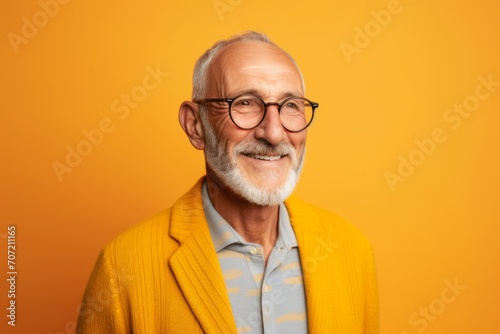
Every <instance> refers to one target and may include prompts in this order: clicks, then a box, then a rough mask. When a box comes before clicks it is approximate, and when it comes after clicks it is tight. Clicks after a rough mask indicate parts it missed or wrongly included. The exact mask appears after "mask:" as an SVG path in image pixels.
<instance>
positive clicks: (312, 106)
mask: <svg viewBox="0 0 500 334" xmlns="http://www.w3.org/2000/svg"><path fill="white" fill-rule="evenodd" d="M245 95H248V96H252V97H256V98H257V99H259V100H260V101H261V102H262V104H263V105H264V113H263V114H262V118H261V120H260V121H259V122H258V123H257V125H255V126H252V127H250V128H244V127H241V126H239V125H238V124H236V122H235V121H234V119H233V115H232V114H231V105H232V104H233V102H234V101H235V100H237V99H239V98H240V97H242V96H245ZM296 99H300V100H304V101H307V102H308V103H309V104H310V105H311V108H312V115H311V119H310V120H309V122H308V123H307V124H306V126H304V127H303V128H302V129H300V130H290V129H288V128H287V127H286V126H284V125H283V122H281V126H283V128H285V129H286V130H287V131H290V132H301V131H304V130H305V129H307V127H308V126H309V125H310V124H311V123H312V120H313V119H314V111H315V110H316V108H318V107H319V103H317V102H313V101H311V100H309V99H306V98H305V97H301V96H291V97H288V98H286V99H285V100H283V102H281V103H278V102H268V103H266V102H265V101H264V100H263V99H261V98H260V97H258V96H256V95H253V94H241V95H238V96H236V97H232V98H214V99H201V100H194V101H193V102H194V103H196V104H204V103H212V102H226V103H227V104H228V113H229V118H231V121H232V122H233V124H234V125H236V126H237V127H238V128H240V129H242V130H252V129H255V128H256V127H258V126H259V125H260V123H262V121H263V120H264V118H266V114H267V107H269V106H277V107H278V113H280V115H281V107H282V106H283V105H284V104H285V103H286V102H288V101H290V100H296Z"/></svg>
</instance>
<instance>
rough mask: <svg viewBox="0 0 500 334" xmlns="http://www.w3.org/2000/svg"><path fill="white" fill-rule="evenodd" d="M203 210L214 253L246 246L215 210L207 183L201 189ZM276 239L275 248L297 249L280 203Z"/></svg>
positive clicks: (285, 212) (284, 210) (286, 213)
mask: <svg viewBox="0 0 500 334" xmlns="http://www.w3.org/2000/svg"><path fill="white" fill-rule="evenodd" d="M202 199H203V210H204V211H205V217H206V219H207V223H208V227H209V229H210V235H211V237H212V241H213V243H214V247H215V251H216V252H219V251H221V250H222V249H224V248H226V247H227V246H229V245H232V244H243V245H248V244H249V243H248V242H246V241H245V240H244V239H243V237H241V235H240V234H239V233H238V232H236V230H234V229H233V228H232V227H231V225H229V223H228V222H227V221H226V220H225V219H224V218H222V216H221V215H220V214H219V213H218V212H217V210H215V208H214V206H213V205H212V202H211V201H210V197H209V196H208V189H207V183H206V182H205V183H204V184H203V188H202ZM278 224H279V227H278V239H277V240H276V246H278V247H282V246H284V247H286V248H292V247H297V246H298V244H297V238H296V237H295V233H294V231H293V228H292V225H291V224H290V217H289V215H288V211H287V209H286V206H285V205H284V204H283V203H280V207H279V221H278Z"/></svg>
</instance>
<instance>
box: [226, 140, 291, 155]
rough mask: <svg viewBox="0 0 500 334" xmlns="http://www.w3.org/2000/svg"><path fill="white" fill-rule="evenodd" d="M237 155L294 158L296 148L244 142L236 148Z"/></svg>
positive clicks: (282, 144) (287, 145) (281, 144)
mask: <svg viewBox="0 0 500 334" xmlns="http://www.w3.org/2000/svg"><path fill="white" fill-rule="evenodd" d="M234 153H235V154H256V155H282V156H283V155H289V156H292V157H294V156H295V150H294V148H293V147H292V146H291V145H289V144H286V143H283V142H282V143H279V144H278V145H271V144H269V143H266V142H254V141H253V142H244V143H239V144H238V145H236V146H235V147H234Z"/></svg>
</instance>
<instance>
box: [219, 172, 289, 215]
mask: <svg viewBox="0 0 500 334" xmlns="http://www.w3.org/2000/svg"><path fill="white" fill-rule="evenodd" d="M215 172H216V174H217V176H218V177H219V178H220V179H221V181H222V182H224V184H225V185H226V186H227V187H229V188H230V189H231V190H232V191H233V192H234V193H235V194H237V195H238V196H240V197H242V198H243V199H245V200H247V201H248V202H250V203H252V204H256V205H259V206H274V205H278V204H280V203H281V202H283V201H284V200H285V199H287V198H288V197H289V196H290V195H291V194H292V192H293V190H294V189H295V185H296V184H297V181H298V174H297V173H296V172H295V171H294V170H293V169H290V170H289V172H288V175H287V177H286V179H285V181H281V182H273V183H275V184H276V183H277V184H276V185H274V186H270V185H269V183H268V182H266V181H261V182H264V183H266V185H265V186H260V185H259V184H256V182H253V181H252V180H250V178H249V177H248V176H247V175H244V174H243V173H242V172H241V171H240V170H239V169H238V168H233V169H232V170H231V171H229V172H227V173H221V174H222V175H219V174H218V173H217V171H215ZM261 182H259V183H261Z"/></svg>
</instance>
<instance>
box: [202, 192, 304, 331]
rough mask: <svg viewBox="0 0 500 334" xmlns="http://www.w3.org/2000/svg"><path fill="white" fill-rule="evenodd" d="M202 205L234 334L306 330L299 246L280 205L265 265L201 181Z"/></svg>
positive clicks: (258, 248) (258, 251) (255, 247)
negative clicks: (221, 274) (212, 200)
mask: <svg viewBox="0 0 500 334" xmlns="http://www.w3.org/2000/svg"><path fill="white" fill-rule="evenodd" d="M203 208H204V211H205V216H206V217H207V222H208V226H209V228H210V234H211V236H212V241H213V243H214V246H215V250H216V252H217V256H218V258H219V262H220V265H221V268H222V272H223V275H224V280H225V282H226V288H227V293H228V295H229V299H230V301H231V307H232V310H233V315H234V318H235V321H236V326H237V328H238V333H254V334H258V333H266V334H271V333H272V334H280V333H283V334H303V333H307V310H306V298H305V292H304V283H303V278H302V268H301V265H300V259H299V250H298V245H297V239H296V238H295V233H294V232H293V229H292V226H291V224H290V218H289V216H288V212H287V210H286V207H285V205H284V204H283V203H282V204H281V205H280V207H279V228H278V239H277V240H276V244H275V245H274V248H273V250H272V251H271V254H270V255H269V258H268V262H267V266H266V265H265V263H264V249H263V247H262V246H261V245H259V244H254V243H249V242H246V241H245V240H244V239H243V238H242V237H241V236H240V235H239V234H238V232H236V231H235V230H234V229H233V228H232V227H231V225H229V224H228V223H227V222H226V221H225V220H224V218H222V217H221V216H220V215H219V213H218V212H217V211H216V210H215V208H214V207H213V205H212V203H211V201H210V198H209V197H208V191H207V186H206V183H205V184H204V185H203Z"/></svg>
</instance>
